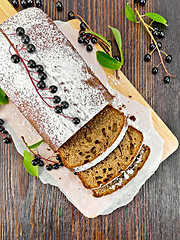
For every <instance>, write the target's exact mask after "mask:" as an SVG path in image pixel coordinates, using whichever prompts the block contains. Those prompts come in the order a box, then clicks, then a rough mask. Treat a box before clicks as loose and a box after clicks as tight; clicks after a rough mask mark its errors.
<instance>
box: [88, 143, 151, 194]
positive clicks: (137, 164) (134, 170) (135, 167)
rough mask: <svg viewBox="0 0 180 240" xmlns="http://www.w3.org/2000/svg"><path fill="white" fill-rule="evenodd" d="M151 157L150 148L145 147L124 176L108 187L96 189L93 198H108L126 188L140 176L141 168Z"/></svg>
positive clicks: (123, 173)
mask: <svg viewBox="0 0 180 240" xmlns="http://www.w3.org/2000/svg"><path fill="white" fill-rule="evenodd" d="M149 155H150V148H149V147H148V146H146V145H143V146H142V148H141V150H140V152H139V154H138V155H137V157H136V158H135V160H134V161H133V163H132V164H131V165H130V166H129V167H128V168H127V169H126V171H125V172H122V174H121V175H120V176H119V177H117V178H116V179H114V180H113V181H112V182H110V183H108V184H107V185H105V186H102V187H100V188H96V189H94V190H93V196H94V197H102V196H106V195H108V194H111V193H113V192H115V191H117V190H118V189H121V188H122V187H124V186H125V185H126V184H127V183H128V182H130V181H131V180H132V179H133V178H134V177H135V176H136V175H137V174H138V172H139V171H140V170H141V168H142V167H143V166H144V164H145V162H146V161H147V159H148V157H149Z"/></svg>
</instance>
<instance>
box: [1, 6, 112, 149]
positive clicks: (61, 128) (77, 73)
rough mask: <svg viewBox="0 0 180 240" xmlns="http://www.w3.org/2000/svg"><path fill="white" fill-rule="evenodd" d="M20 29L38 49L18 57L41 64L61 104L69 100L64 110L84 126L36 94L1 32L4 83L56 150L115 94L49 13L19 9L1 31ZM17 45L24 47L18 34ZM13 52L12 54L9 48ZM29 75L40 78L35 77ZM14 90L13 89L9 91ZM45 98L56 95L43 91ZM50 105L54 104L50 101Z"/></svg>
mask: <svg viewBox="0 0 180 240" xmlns="http://www.w3.org/2000/svg"><path fill="white" fill-rule="evenodd" d="M19 26H22V27H23V28H24V29H25V32H26V34H27V35H28V36H29V37H30V39H31V43H33V44H34V45H35V46H36V52H35V53H33V54H30V53H28V52H27V51H26V50H22V51H21V52H20V55H21V56H22V57H23V58H25V59H27V60H29V59H33V60H35V61H36V63H37V64H42V65H43V66H44V68H45V72H46V74H47V76H48V78H47V79H46V80H45V81H46V85H47V87H49V86H51V85H55V86H57V87H58V92H57V93H56V95H58V96H60V97H61V100H62V101H68V103H69V105H70V107H69V108H68V109H65V110H64V111H63V114H64V115H66V116H69V117H72V118H74V117H78V118H80V120H81V123H80V124H78V125H74V124H73V122H72V120H71V119H69V118H64V117H63V116H61V115H57V114H56V113H55V112H54V109H53V108H52V109H51V108H49V107H48V106H46V105H45V104H44V103H43V101H42V100H41V99H40V97H39V96H38V94H37V93H36V91H35V89H34V87H33V85H32V83H31V81H30V78H29V77H28V74H27V72H26V71H25V68H24V66H23V64H22V63H19V64H14V63H12V62H11V60H10V54H9V43H8V41H7V40H6V39H5V37H4V36H3V35H2V34H0V53H1V56H2V57H1V59H0V84H1V87H2V89H3V90H4V91H5V92H6V93H7V95H8V96H9V97H10V98H11V100H12V101H13V102H14V103H15V105H16V106H17V108H18V109H20V111H21V112H22V113H23V114H24V116H25V117H26V118H27V119H28V120H29V121H30V123H31V124H32V125H33V126H34V127H35V128H36V129H37V131H38V132H39V134H40V135H41V136H42V137H43V138H44V139H46V141H47V142H48V143H49V145H50V146H51V147H52V148H53V149H54V150H57V148H58V147H60V145H61V144H63V143H64V142H65V141H66V140H67V139H68V138H70V137H71V136H72V135H73V134H74V133H75V132H76V131H77V130H78V129H79V128H80V127H82V126H83V125H84V124H85V123H86V122H88V121H89V120H90V119H91V118H92V117H93V116H94V115H96V114H97V113H98V112H99V111H100V110H102V109H103V107H105V106H106V105H107V104H108V102H109V101H110V100H111V96H110V94H109V93H108V91H107V90H106V89H105V87H104V86H103V85H101V84H100V82H99V80H98V79H97V78H96V77H95V76H94V74H93V73H92V72H91V71H90V70H89V68H88V67H87V65H86V63H85V62H84V60H83V59H82V58H81V57H80V56H79V54H78V52H77V51H76V50H74V49H73V48H72V45H71V44H70V43H69V41H68V40H67V38H66V37H65V36H64V35H63V34H62V33H61V32H60V31H59V29H58V28H57V27H56V26H55V25H54V23H52V22H51V20H50V19H49V18H48V17H47V15H46V14H45V13H43V12H42V11H41V10H39V9H36V8H33V9H27V10H24V11H21V12H20V13H18V14H16V15H15V16H14V17H12V18H11V19H9V20H8V21H6V22H5V23H4V24H3V25H2V26H1V28H2V29H3V30H5V29H6V28H7V27H9V30H7V31H6V34H8V33H14V32H15V30H16V28H17V27H19ZM8 37H9V38H10V40H11V41H12V43H13V44H14V46H16V48H18V49H20V48H21V46H22V42H21V39H20V37H18V36H17V35H15V36H14V35H12V36H10V35H8ZM11 52H12V54H14V52H13V50H11ZM31 76H32V77H33V78H34V79H36V80H38V75H37V74H36V73H31ZM9 86H11V87H9ZM40 93H41V95H42V96H44V97H52V96H53V95H52V94H51V93H50V92H49V91H48V90H40ZM47 102H48V103H49V104H50V105H53V103H52V100H49V99H47Z"/></svg>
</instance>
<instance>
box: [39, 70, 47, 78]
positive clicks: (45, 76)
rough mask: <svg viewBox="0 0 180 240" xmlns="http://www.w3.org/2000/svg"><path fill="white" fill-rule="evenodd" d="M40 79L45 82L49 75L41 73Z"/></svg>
mask: <svg viewBox="0 0 180 240" xmlns="http://www.w3.org/2000/svg"><path fill="white" fill-rule="evenodd" d="M38 78H39V79H40V80H45V79H46V78H47V75H46V73H45V72H40V73H39V74H38Z"/></svg>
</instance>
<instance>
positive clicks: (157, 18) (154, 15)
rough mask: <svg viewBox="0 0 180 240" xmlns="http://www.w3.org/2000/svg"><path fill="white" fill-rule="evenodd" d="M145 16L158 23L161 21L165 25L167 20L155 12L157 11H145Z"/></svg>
mask: <svg viewBox="0 0 180 240" xmlns="http://www.w3.org/2000/svg"><path fill="white" fill-rule="evenodd" d="M145 15H146V16H147V17H149V18H151V19H152V20H153V21H155V22H158V23H162V24H164V25H165V26H168V25H167V21H166V19H165V18H163V17H162V16H161V15H159V14H157V13H146V14H145Z"/></svg>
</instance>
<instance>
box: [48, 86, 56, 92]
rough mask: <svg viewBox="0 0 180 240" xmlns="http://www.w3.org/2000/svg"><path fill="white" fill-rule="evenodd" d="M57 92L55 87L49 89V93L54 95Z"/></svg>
mask: <svg viewBox="0 0 180 240" xmlns="http://www.w3.org/2000/svg"><path fill="white" fill-rule="evenodd" d="M57 90H58V88H57V87H56V86H54V85H52V86H50V87H49V91H50V93H56V92H57Z"/></svg>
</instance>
